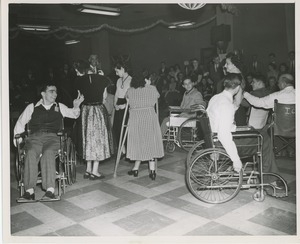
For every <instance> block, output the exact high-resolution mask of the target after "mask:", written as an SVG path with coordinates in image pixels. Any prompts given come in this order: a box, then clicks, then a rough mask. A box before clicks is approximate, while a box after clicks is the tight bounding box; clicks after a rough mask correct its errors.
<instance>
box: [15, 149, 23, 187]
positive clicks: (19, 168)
mask: <svg viewBox="0 0 300 244" xmlns="http://www.w3.org/2000/svg"><path fill="white" fill-rule="evenodd" d="M23 166H24V162H23V158H22V155H19V153H18V152H16V162H15V173H16V179H17V181H18V182H19V181H20V180H21V178H22V175H23V170H24V167H23Z"/></svg>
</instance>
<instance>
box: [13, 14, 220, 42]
mask: <svg viewBox="0 0 300 244" xmlns="http://www.w3.org/2000/svg"><path fill="white" fill-rule="evenodd" d="M215 19H216V15H214V16H213V17H211V18H209V19H208V20H205V21H203V22H201V23H197V24H195V25H192V26H184V27H179V26H178V27H177V28H175V30H178V29H180V30H186V29H196V28H199V27H201V26H203V25H206V24H208V23H210V22H211V21H213V20H215ZM158 25H163V26H164V27H169V26H172V25H174V24H173V23H169V22H166V21H164V20H158V21H156V22H154V23H152V24H150V25H148V26H145V27H141V28H135V29H121V28H118V27H115V26H111V25H108V24H102V25H100V26H97V27H94V28H91V29H84V30H82V29H76V28H72V27H68V26H61V27H58V28H57V29H54V30H51V31H47V32H34V31H25V30H23V29H21V28H19V27H15V28H11V29H10V30H9V38H10V39H14V38H16V37H18V35H19V33H20V32H26V33H29V34H33V35H37V36H39V37H41V38H42V39H48V38H50V35H54V36H55V37H56V38H57V39H60V40H62V39H65V38H67V37H71V38H76V37H79V36H80V35H82V34H84V35H85V34H90V33H94V32H98V31H101V30H111V31H115V32H120V33H126V34H133V33H139V32H143V31H147V30H150V29H153V28H154V27H156V26H158ZM61 31H66V32H64V33H62V34H59V32H61Z"/></svg>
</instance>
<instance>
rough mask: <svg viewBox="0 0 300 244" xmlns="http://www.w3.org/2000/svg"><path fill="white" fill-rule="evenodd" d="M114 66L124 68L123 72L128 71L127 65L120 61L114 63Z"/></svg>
mask: <svg viewBox="0 0 300 244" xmlns="http://www.w3.org/2000/svg"><path fill="white" fill-rule="evenodd" d="M114 67H115V69H121V68H123V69H124V70H125V72H128V66H127V65H126V64H125V63H124V62H122V61H118V62H117V63H115V66H114Z"/></svg>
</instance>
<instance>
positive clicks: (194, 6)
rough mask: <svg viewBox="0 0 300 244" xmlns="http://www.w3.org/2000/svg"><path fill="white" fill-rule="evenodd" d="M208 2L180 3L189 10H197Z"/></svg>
mask: <svg viewBox="0 0 300 244" xmlns="http://www.w3.org/2000/svg"><path fill="white" fill-rule="evenodd" d="M205 4H206V3H178V5H179V6H180V7H182V8H185V9H188V10H196V9H199V8H202V7H204V6H205Z"/></svg>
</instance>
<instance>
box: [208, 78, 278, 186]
mask: <svg viewBox="0 0 300 244" xmlns="http://www.w3.org/2000/svg"><path fill="white" fill-rule="evenodd" d="M243 86H244V84H243V78H242V76H241V75H240V74H227V75H226V77H225V81H224V90H223V92H221V93H220V94H217V95H215V96H213V97H212V99H211V100H210V102H209V104H208V108H207V114H208V117H209V121H210V125H211V129H212V132H213V133H217V137H218V140H219V142H220V143H221V144H222V146H223V147H224V149H225V150H226V152H227V154H228V155H229V157H230V159H231V160H232V162H233V167H234V170H235V171H237V172H240V170H241V169H242V167H243V166H242V161H241V159H240V156H241V157H243V156H246V155H247V156H249V155H252V154H254V153H252V152H253V150H255V149H256V148H255V146H253V147H252V148H251V145H255V143H254V140H256V139H255V138H235V139H233V135H232V132H235V131H236V130H237V127H236V125H235V122H234V114H235V111H236V110H237V109H238V108H239V105H240V103H241V101H242V98H243ZM249 129H250V128H249ZM258 131H259V133H260V134H261V135H262V137H263V144H262V155H263V156H262V157H263V162H262V168H263V172H272V173H277V172H278V169H277V166H276V162H275V158H274V153H273V150H272V144H271V140H270V136H269V135H268V133H267V130H266V129H263V130H258ZM266 180H267V181H269V182H271V181H272V180H274V178H273V176H269V178H268V179H266ZM271 184H273V185H274V187H276V188H277V189H278V188H279V186H277V185H276V181H275V182H272V183H271Z"/></svg>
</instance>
